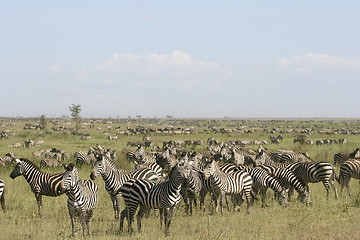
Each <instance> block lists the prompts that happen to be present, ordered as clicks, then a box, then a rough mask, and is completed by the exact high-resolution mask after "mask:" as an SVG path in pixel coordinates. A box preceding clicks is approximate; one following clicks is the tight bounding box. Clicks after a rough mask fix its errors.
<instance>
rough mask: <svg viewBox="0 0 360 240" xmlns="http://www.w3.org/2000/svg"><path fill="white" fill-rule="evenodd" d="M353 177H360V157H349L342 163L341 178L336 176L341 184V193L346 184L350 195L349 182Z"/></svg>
mask: <svg viewBox="0 0 360 240" xmlns="http://www.w3.org/2000/svg"><path fill="white" fill-rule="evenodd" d="M351 178H355V179H360V159H349V160H347V161H345V162H344V163H343V164H342V165H341V167H340V174H339V178H336V180H337V181H338V182H339V183H340V185H341V191H340V193H341V194H342V191H343V188H344V186H345V187H346V189H347V191H348V194H349V196H350V189H349V182H350V179H351Z"/></svg>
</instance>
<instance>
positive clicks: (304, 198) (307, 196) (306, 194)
mask: <svg viewBox="0 0 360 240" xmlns="http://www.w3.org/2000/svg"><path fill="white" fill-rule="evenodd" d="M298 198H299V199H300V201H301V202H302V203H304V204H305V205H306V206H309V205H310V204H311V203H312V201H311V198H310V194H309V192H308V191H303V192H300V193H299V195H298Z"/></svg>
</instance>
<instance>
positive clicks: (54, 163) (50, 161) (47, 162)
mask: <svg viewBox="0 0 360 240" xmlns="http://www.w3.org/2000/svg"><path fill="white" fill-rule="evenodd" d="M40 166H41V167H58V166H59V161H58V160H57V159H54V158H43V159H42V160H41V161H40Z"/></svg>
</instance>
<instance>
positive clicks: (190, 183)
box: [180, 169, 203, 215]
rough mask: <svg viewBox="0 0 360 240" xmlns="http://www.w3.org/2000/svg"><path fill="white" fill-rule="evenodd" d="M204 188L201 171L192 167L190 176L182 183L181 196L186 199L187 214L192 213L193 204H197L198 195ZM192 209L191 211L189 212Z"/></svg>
mask: <svg viewBox="0 0 360 240" xmlns="http://www.w3.org/2000/svg"><path fill="white" fill-rule="evenodd" d="M202 188H203V184H202V178H201V173H200V172H199V171H197V170H195V169H191V171H190V174H189V177H187V178H186V179H184V183H183V184H182V185H181V191H180V193H181V196H182V197H183V199H184V203H185V207H186V208H185V211H186V213H187V214H190V215H192V213H193V204H194V206H195V207H196V206H197V197H198V195H199V194H200V191H201V189H202ZM189 211H190V213H189Z"/></svg>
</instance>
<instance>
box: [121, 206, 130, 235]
mask: <svg viewBox="0 0 360 240" xmlns="http://www.w3.org/2000/svg"><path fill="white" fill-rule="evenodd" d="M125 218H127V220H128V221H129V211H128V208H127V207H125V209H124V210H122V212H121V214H120V232H123V230H124V219H125ZM128 224H129V223H128Z"/></svg>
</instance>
